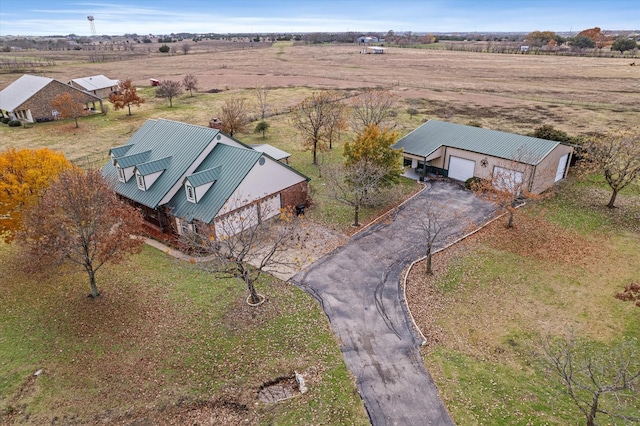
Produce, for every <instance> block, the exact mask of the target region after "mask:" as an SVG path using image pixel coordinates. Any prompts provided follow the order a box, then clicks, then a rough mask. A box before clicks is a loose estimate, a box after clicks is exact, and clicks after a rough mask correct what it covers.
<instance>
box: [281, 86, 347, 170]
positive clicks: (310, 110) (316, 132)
mask: <svg viewBox="0 0 640 426" xmlns="http://www.w3.org/2000/svg"><path fill="white" fill-rule="evenodd" d="M344 108H345V107H344V105H342V104H341V103H340V102H339V97H338V95H337V93H335V92H322V93H314V94H312V95H311V96H309V97H307V98H305V99H304V100H303V101H302V102H300V103H299V104H298V105H297V106H296V107H295V108H294V109H293V111H292V122H293V125H294V127H296V128H297V129H298V130H300V131H301V132H302V135H303V137H304V144H305V146H306V147H307V148H308V149H310V150H312V151H313V164H315V165H317V164H318V161H317V153H318V150H322V149H323V148H325V147H326V145H325V143H326V142H328V140H329V134H330V128H331V126H333V125H335V124H336V117H337V116H339V114H338V113H337V112H336V110H342V111H344Z"/></svg>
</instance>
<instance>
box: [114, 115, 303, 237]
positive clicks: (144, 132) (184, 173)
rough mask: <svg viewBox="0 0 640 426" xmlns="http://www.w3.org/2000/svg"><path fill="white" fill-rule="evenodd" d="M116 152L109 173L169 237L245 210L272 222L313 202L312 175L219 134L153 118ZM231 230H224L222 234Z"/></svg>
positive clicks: (121, 190)
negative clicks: (309, 192) (283, 211)
mask: <svg viewBox="0 0 640 426" xmlns="http://www.w3.org/2000/svg"><path fill="white" fill-rule="evenodd" d="M109 155H110V157H111V161H110V162H109V163H108V164H107V165H105V166H104V167H103V169H102V174H103V176H105V177H106V178H107V179H109V180H110V181H111V182H112V183H113V187H114V190H115V191H116V193H118V195H120V197H122V198H123V199H126V200H128V201H129V202H130V203H131V204H133V205H135V206H136V207H138V208H139V209H140V210H141V211H142V213H143V215H144V217H145V219H146V221H147V222H148V223H149V224H150V225H151V226H154V227H156V228H158V229H159V230H161V231H163V232H167V233H174V234H177V235H180V234H182V233H185V232H187V231H193V230H197V229H198V226H202V225H207V226H214V227H216V226H221V225H218V223H219V222H220V223H221V221H222V218H225V217H229V216H233V215H239V212H243V214H242V217H252V218H253V217H255V218H256V220H266V219H269V218H270V217H272V216H275V215H276V214H279V213H280V209H281V208H282V207H286V206H291V207H294V206H298V205H300V204H304V203H305V202H306V200H307V182H308V181H309V178H307V177H306V176H304V175H302V174H301V173H299V172H297V171H296V170H294V169H293V168H291V167H290V166H288V165H287V164H283V163H282V162H279V161H277V160H275V159H274V158H272V157H270V156H269V155H268V154H266V153H264V152H261V151H257V150H255V149H252V148H251V147H250V146H248V145H245V144H243V143H242V142H240V141H238V140H236V139H233V138H231V137H229V136H227V135H226V134H224V133H223V132H221V131H220V130H218V129H212V128H209V127H202V126H195V125H191V124H185V123H180V122H176V121H170V120H164V119H157V120H148V121H147V122H146V123H145V124H144V125H143V126H142V127H141V128H140V129H138V131H137V132H136V133H134V134H133V136H131V138H130V139H129V140H128V141H127V142H126V144H124V145H122V146H119V147H114V148H112V149H111V150H109ZM248 210H256V212H255V213H256V214H251V215H249V214H246V213H247V211H248ZM227 222H228V221H227ZM249 225H250V224H249ZM244 226H248V225H247V224H246V223H245V224H244ZM230 233H231V232H229V230H223V229H216V235H223V234H224V235H229V234H230Z"/></svg>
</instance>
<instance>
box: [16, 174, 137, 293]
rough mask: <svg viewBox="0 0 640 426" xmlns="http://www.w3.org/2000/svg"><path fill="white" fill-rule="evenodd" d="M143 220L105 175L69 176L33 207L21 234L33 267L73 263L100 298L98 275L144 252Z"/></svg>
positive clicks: (62, 178) (54, 186) (51, 186)
mask: <svg viewBox="0 0 640 426" xmlns="http://www.w3.org/2000/svg"><path fill="white" fill-rule="evenodd" d="M142 224H143V220H142V216H141V214H140V212H138V211H137V210H136V209H134V208H133V207H131V206H129V205H128V204H125V203H124V202H122V201H121V200H120V199H118V197H117V196H116V194H115V192H113V191H112V189H111V187H110V185H109V184H108V183H107V182H106V181H105V180H104V178H103V177H102V175H101V174H100V171H99V170H88V171H86V172H84V171H82V170H81V169H79V168H71V169H69V170H66V171H63V172H62V173H61V174H60V175H59V177H58V179H57V180H56V181H55V182H53V183H52V184H51V185H50V186H49V188H48V189H47V190H46V191H45V193H44V195H43V196H42V198H41V199H40V202H39V203H38V204H37V205H35V206H34V207H32V208H30V209H29V211H28V212H27V214H26V217H25V226H24V230H23V231H22V232H21V233H20V234H19V238H20V240H21V241H22V242H23V246H24V247H25V254H26V255H27V264H29V265H38V266H39V267H50V266H53V265H56V264H58V263H61V262H62V261H64V260H69V261H71V262H72V263H75V264H77V265H80V266H82V268H83V269H84V270H85V271H86V272H87V274H88V275H89V284H90V286H91V297H98V296H99V295H100V292H99V291H98V288H97V286H96V272H98V270H99V269H100V268H101V267H102V266H103V265H104V264H105V263H107V262H112V263H117V262H120V261H121V260H123V259H124V256H125V254H129V253H135V252H138V251H140V249H141V247H142V244H143V243H142V240H140V239H138V238H131V237H132V235H138V234H139V233H140V232H141V230H142Z"/></svg>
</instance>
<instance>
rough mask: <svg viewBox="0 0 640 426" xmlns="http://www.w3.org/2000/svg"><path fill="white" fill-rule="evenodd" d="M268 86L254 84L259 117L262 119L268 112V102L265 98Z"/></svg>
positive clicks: (267, 94) (267, 93)
mask: <svg viewBox="0 0 640 426" xmlns="http://www.w3.org/2000/svg"><path fill="white" fill-rule="evenodd" d="M270 90H271V89H270V87H269V86H256V100H257V101H258V109H259V110H260V118H261V119H262V120H264V118H265V116H266V115H267V113H268V112H269V102H268V100H267V98H268V96H269V91H270Z"/></svg>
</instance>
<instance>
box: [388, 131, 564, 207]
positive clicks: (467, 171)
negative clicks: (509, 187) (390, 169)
mask: <svg viewBox="0 0 640 426" xmlns="http://www.w3.org/2000/svg"><path fill="white" fill-rule="evenodd" d="M393 147H394V148H396V149H402V150H403V154H404V164H405V166H406V167H409V168H412V169H415V170H416V172H417V173H418V175H419V176H421V177H424V176H426V175H427V174H429V173H430V174H436V175H442V176H448V177H449V178H451V179H455V180H459V181H466V180H467V179H469V178H471V177H474V176H475V177H479V178H483V179H491V178H492V177H493V176H495V175H496V174H497V173H500V174H501V175H510V176H511V178H512V180H515V181H518V182H521V183H523V188H526V189H527V191H528V192H531V193H534V194H539V193H541V192H543V191H545V190H547V189H549V188H551V187H552V186H553V184H554V183H555V182H557V181H559V180H561V179H564V178H565V177H566V175H567V171H568V166H569V164H570V160H571V155H572V154H573V148H572V147H570V146H568V145H564V144H562V143H560V142H556V141H550V140H546V139H539V138H533V137H530V136H522V135H517V134H514V133H507V132H500V131H496V130H489V129H483V128H479V127H473V126H464V125H461V124H453V123H446V122H442V121H438V120H429V121H428V122H426V123H425V124H423V125H422V126H420V127H418V128H417V129H415V130H414V131H412V132H411V133H409V134H408V135H406V136H405V137H403V138H401V139H400V140H399V141H398V142H396V144H395V145H393Z"/></svg>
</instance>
